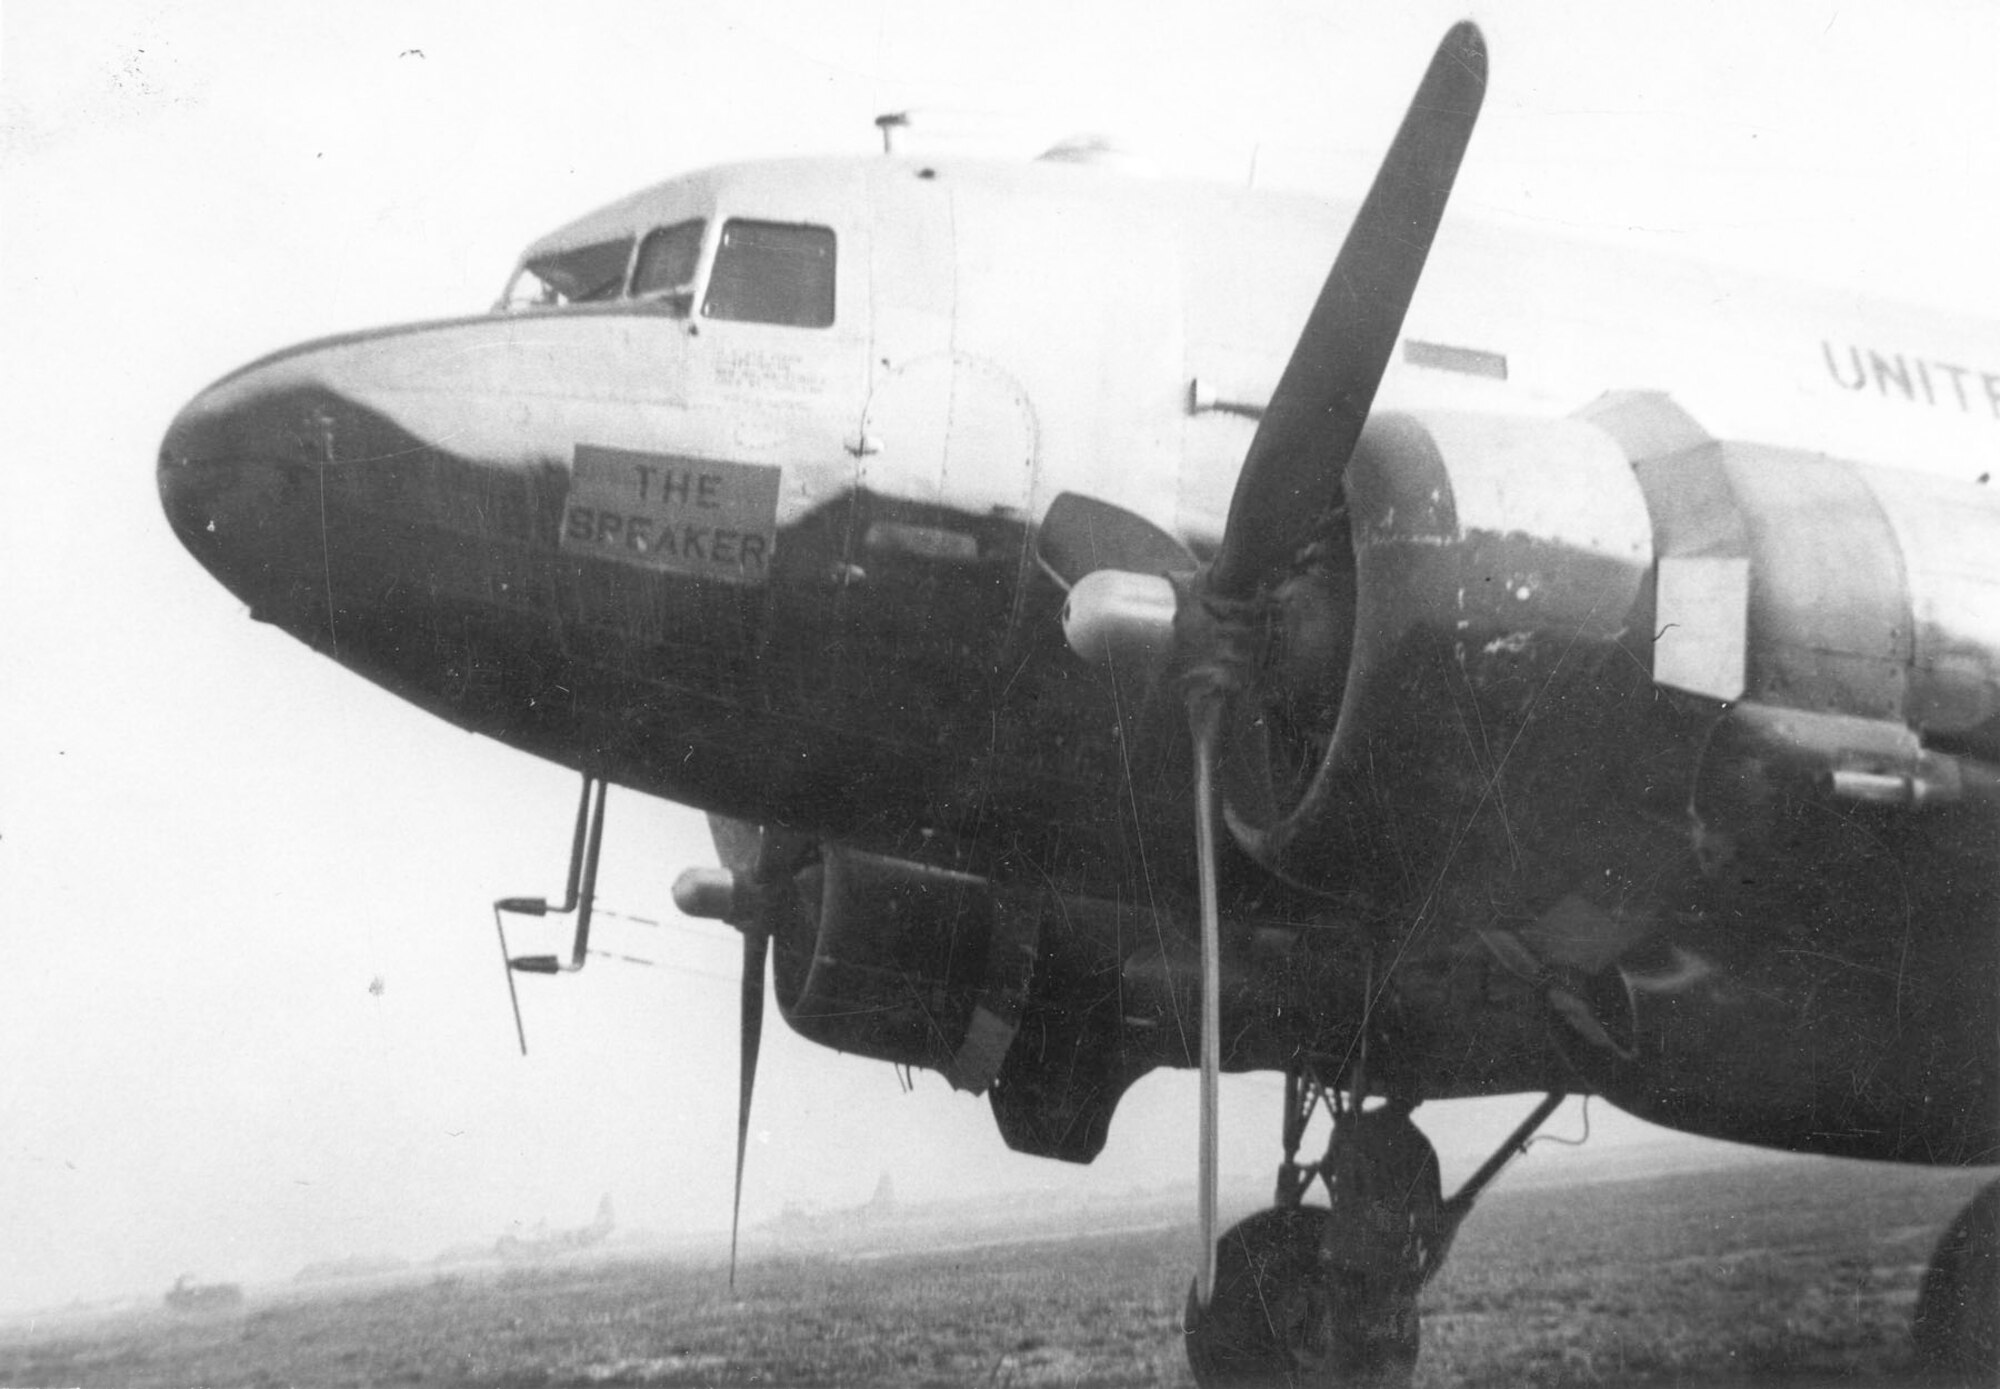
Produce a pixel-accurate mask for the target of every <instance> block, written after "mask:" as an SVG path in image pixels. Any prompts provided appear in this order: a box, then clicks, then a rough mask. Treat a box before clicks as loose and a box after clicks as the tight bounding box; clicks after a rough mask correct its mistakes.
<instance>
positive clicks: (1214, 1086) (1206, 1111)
mask: <svg viewBox="0 0 2000 1389" xmlns="http://www.w3.org/2000/svg"><path fill="white" fill-rule="evenodd" d="M1190 714H1191V717H1190V723H1191V728H1192V732H1193V734H1194V836H1195V853H1196V855H1197V857H1198V859H1199V864H1198V868H1199V871H1200V878H1201V1161H1200V1166H1199V1169H1198V1171H1197V1174H1196V1182H1197V1184H1198V1195H1197V1202H1196V1214H1197V1220H1196V1223H1197V1224H1198V1225H1199V1226H1200V1227H1201V1231H1200V1233H1201V1260H1200V1262H1199V1263H1197V1264H1196V1265H1195V1268H1196V1270H1197V1272H1196V1276H1195V1297H1196V1300H1197V1302H1198V1303H1199V1305H1200V1307H1201V1309H1202V1310H1204V1311H1205V1310H1207V1308H1208V1303H1209V1298H1210V1296H1211V1295H1212V1294H1213V1293H1214V1291H1215V1234H1216V1231H1215V1193H1216V1183H1217V1180H1218V1178H1217V1172H1216V1151H1217V1134H1218V1132H1219V1130H1220V1128H1221V1115H1220V1100H1221V1089H1222V909H1221V907H1220V905H1219V902H1218V898H1217V893H1216V886H1215V873H1216V862H1215V747H1216V741H1217V738H1218V736H1219V734H1220V731H1221V726H1222V717H1221V716H1222V706H1221V704H1220V702H1219V701H1216V700H1205V701H1203V702H1202V703H1201V704H1200V705H1199V706H1197V707H1196V708H1194V709H1193V710H1191V711H1190Z"/></svg>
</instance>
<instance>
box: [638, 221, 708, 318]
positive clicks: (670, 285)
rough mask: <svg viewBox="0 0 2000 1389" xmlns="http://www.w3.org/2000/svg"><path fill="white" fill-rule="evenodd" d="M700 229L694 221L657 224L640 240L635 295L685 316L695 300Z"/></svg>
mask: <svg viewBox="0 0 2000 1389" xmlns="http://www.w3.org/2000/svg"><path fill="white" fill-rule="evenodd" d="M701 228H702V224H701V223H700V222H698V221H695V222H678V223H676V224H675V225H673V226H671V227H656V228H654V229H653V230H652V231H649V232H647V233H646V239H645V240H644V241H641V242H640V243H639V258H638V260H636V261H635V262H633V265H632V297H633V298H634V299H651V300H654V301H655V302H658V303H664V304H665V305H666V306H667V308H668V309H670V310H671V311H672V312H673V313H675V314H676V315H679V316H682V317H685V316H686V314H687V311H688V309H689V308H690V307H691V306H692V305H693V303H694V272H695V267H696V266H697V265H698V264H699V263H700V261H701Z"/></svg>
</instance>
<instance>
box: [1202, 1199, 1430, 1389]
mask: <svg viewBox="0 0 2000 1389" xmlns="http://www.w3.org/2000/svg"><path fill="white" fill-rule="evenodd" d="M1329 1217H1330V1213H1329V1212H1328V1211H1327V1210H1326V1209H1325V1208H1323V1207H1319V1206H1290V1207H1278V1208H1276V1209H1274V1210H1267V1211H1260V1212H1258V1213H1257V1214H1256V1215H1253V1216H1251V1217H1250V1218H1249V1219H1248V1220H1245V1221H1243V1222H1242V1223H1241V1224H1238V1225H1236V1226H1234V1227H1232V1228H1231V1229H1230V1230H1228V1231H1227V1232H1226V1233H1225V1234H1224V1235H1223V1236H1222V1238H1221V1239H1220V1240H1218V1241H1217V1242H1216V1247H1215V1293H1214V1296H1213V1297H1212V1298H1211V1299H1210V1301H1209V1304H1208V1307H1207V1308H1206V1309H1205V1310H1204V1309H1203V1308H1202V1307H1201V1306H1200V1305H1199V1303H1198V1302H1197V1301H1196V1296H1195V1291H1194V1289H1193V1288H1190V1289H1189V1290H1188V1303H1187V1316H1186V1320H1185V1323H1184V1325H1185V1328H1186V1332H1187V1352H1188V1363H1189V1364H1190V1365H1191V1366H1192V1367H1193V1369H1194V1379H1195V1383H1196V1384H1198V1385H1200V1386H1202V1389H1225V1387H1226V1389H1334V1386H1343V1385H1344V1386H1371V1389H1372V1387H1373V1386H1380V1387H1381V1389H1399V1387H1400V1386H1403V1385H1407V1384H1408V1383H1409V1382H1410V1376H1411V1374H1412V1373H1413V1372H1414V1371H1415V1369H1416V1364H1417V1312H1416V1300H1415V1298H1414V1296H1411V1297H1408V1298H1405V1297H1402V1296H1395V1297H1392V1298H1390V1299H1387V1300H1385V1299H1384V1298H1382V1297H1381V1296H1380V1295H1379V1294H1377V1293H1375V1292H1373V1291H1372V1290H1371V1288H1370V1286H1369V1280H1368V1279H1367V1278H1366V1277H1365V1276H1364V1275H1360V1274H1357V1273H1354V1272H1351V1271H1347V1270H1340V1269H1334V1268H1330V1267H1329V1266H1328V1264H1327V1262H1326V1260H1325V1257H1324V1255H1323V1253H1322V1251H1323V1249H1324V1247H1325V1244H1326V1238H1327V1222H1328V1219H1329Z"/></svg>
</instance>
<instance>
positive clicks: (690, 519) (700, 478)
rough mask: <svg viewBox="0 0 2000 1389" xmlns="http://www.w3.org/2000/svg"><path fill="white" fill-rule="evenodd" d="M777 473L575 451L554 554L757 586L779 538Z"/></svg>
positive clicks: (763, 467)
mask: <svg viewBox="0 0 2000 1389" xmlns="http://www.w3.org/2000/svg"><path fill="white" fill-rule="evenodd" d="M782 473H783V470H782V469H780V468H775V467H772V466H769V465H767V464H759V463H725V462H721V461H719V460H716V459H708V458H681V457H677V456H675V455H673V454H663V453H638V452H634V451H632V450H630V449H613V448H601V447H598V446H597V445H594V444H578V445H577V446H576V470H575V474H574V477H573V478H572V480H571V482H570V490H569V501H568V503H567V505H566V506H565V507H564V510H563V528H562V548H563V549H564V550H565V551H567V552H569V553H572V554H578V555H589V556H592V557H594V558H599V559H609V560H617V561H619V562H621V563H624V564H635V565H639V566H640V567H642V568H646V569H658V570H663V571H665V572H668V573H673V574H686V575H690V576H692V577H695V578H704V579H721V580H724V581H726V582H728V583H738V584H761V583H763V582H764V581H765V579H766V578H767V577H769V570H770V564H771V557H772V553H773V552H774V551H775V550H776V548H777V539H778V483H779V479H780V477H781V476H782Z"/></svg>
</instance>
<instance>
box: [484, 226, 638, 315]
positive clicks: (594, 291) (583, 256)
mask: <svg viewBox="0 0 2000 1389" xmlns="http://www.w3.org/2000/svg"><path fill="white" fill-rule="evenodd" d="M632 241H633V238H632V237H629V236H626V237H620V238H619V239H618V240H616V241H598V242H594V243H592V244H591V245H588V246H577V247H574V248H572V249H570V250H567V251H558V252H555V253H554V254H552V255H546V256H538V257H536V258H535V259H534V260H531V261H529V262H528V263H527V264H526V265H524V266H522V267H521V270H520V273H519V274H517V275H516V276H515V277H514V283H513V284H511V285H509V286H508V287H507V294H506V297H505V298H503V299H502V300H501V301H500V306H501V307H502V308H504V309H537V308H555V307H558V306H560V305H563V304H589V303H595V302H597V301H599V300H604V299H616V298H617V297H618V296H619V295H620V294H622V293H624V290H625V271H626V268H627V267H628V266H629V265H630V264H631V263H632Z"/></svg>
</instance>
